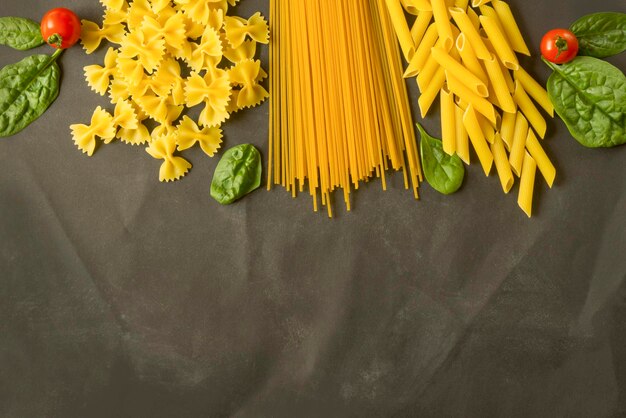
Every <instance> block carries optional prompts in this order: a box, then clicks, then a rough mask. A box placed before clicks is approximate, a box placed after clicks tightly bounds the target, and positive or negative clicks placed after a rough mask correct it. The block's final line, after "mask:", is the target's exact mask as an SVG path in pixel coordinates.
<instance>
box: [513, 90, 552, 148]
mask: <svg viewBox="0 0 626 418" xmlns="http://www.w3.org/2000/svg"><path fill="white" fill-rule="evenodd" d="M513 100H515V103H517V105H518V106H519V108H520V109H521V111H522V113H524V116H526V119H528V122H530V124H531V125H532V127H533V128H535V130H536V131H537V133H538V134H539V136H540V137H541V138H543V137H545V135H546V130H547V124H546V120H545V119H544V118H543V116H541V113H539V110H537V107H536V106H535V104H534V103H533V102H532V101H531V100H530V97H528V95H527V94H526V92H525V91H524V88H523V87H522V85H521V83H520V82H519V81H516V82H515V93H513Z"/></svg>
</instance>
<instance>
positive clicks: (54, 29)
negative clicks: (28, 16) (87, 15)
mask: <svg viewBox="0 0 626 418" xmlns="http://www.w3.org/2000/svg"><path fill="white" fill-rule="evenodd" d="M41 35H42V36H43V39H45V40H46V42H47V43H48V45H50V46H52V47H54V48H57V49H59V48H60V49H65V48H69V47H70V46H72V45H74V44H75V43H76V42H77V41H78V39H79V38H80V20H79V19H78V16H76V14H75V13H74V12H73V11H71V10H69V9H65V8H63V7H57V8H56V9H52V10H49V11H48V12H47V13H46V14H45V15H44V16H43V18H42V19H41Z"/></svg>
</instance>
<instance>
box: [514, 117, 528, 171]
mask: <svg viewBox="0 0 626 418" xmlns="http://www.w3.org/2000/svg"><path fill="white" fill-rule="evenodd" d="M528 131H529V129H528V121H527V120H526V118H525V117H524V115H522V113H521V112H517V116H516V117H515V130H514V131H513V144H512V145H511V153H510V154H509V163H510V164H511V170H513V172H514V173H515V175H516V176H517V177H519V176H520V175H521V174H522V163H523V162H524V149H525V148H526V137H527V136H528Z"/></svg>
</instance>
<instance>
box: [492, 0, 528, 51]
mask: <svg viewBox="0 0 626 418" xmlns="http://www.w3.org/2000/svg"><path fill="white" fill-rule="evenodd" d="M491 5H492V6H493V8H494V9H495V11H496V13H497V14H498V18H499V19H500V22H501V23H502V27H503V28H504V33H505V34H506V37H507V39H508V40H509V43H510V44H511V48H513V50H514V51H516V52H519V53H520V54H524V55H528V56H530V51H529V50H528V46H527V45H526V42H525V41H524V37H523V36H522V33H521V32H520V30H519V26H518V25H517V22H516V21H515V18H514V17H513V13H512V12H511V8H510V7H509V5H508V4H507V3H505V2H504V1H501V0H494V1H492V2H491Z"/></svg>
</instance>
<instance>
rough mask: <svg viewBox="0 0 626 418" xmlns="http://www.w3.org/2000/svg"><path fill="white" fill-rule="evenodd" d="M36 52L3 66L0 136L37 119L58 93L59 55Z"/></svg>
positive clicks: (0, 76) (17, 129)
mask: <svg viewBox="0 0 626 418" xmlns="http://www.w3.org/2000/svg"><path fill="white" fill-rule="evenodd" d="M61 51H62V50H60V49H59V50H57V52H55V53H54V55H52V56H48V55H33V56H30V57H28V58H24V59H23V60H22V61H20V62H18V63H16V64H11V65H7V66H6V67H4V68H3V69H1V70H0V137H4V136H10V135H13V134H15V133H17V132H19V131H21V130H22V129H24V128H25V127H26V126H28V125H29V124H30V123H31V122H33V121H34V120H35V119H37V118H38V117H39V116H41V114H42V113H43V112H45V111H46V109H48V107H49V106H50V105H51V104H52V102H53V101H54V100H55V99H56V98H57V96H58V95H59V78H60V70H59V66H58V65H57V63H56V58H57V57H58V56H59V54H60V52H61Z"/></svg>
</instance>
